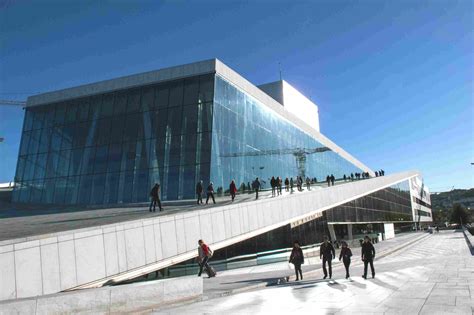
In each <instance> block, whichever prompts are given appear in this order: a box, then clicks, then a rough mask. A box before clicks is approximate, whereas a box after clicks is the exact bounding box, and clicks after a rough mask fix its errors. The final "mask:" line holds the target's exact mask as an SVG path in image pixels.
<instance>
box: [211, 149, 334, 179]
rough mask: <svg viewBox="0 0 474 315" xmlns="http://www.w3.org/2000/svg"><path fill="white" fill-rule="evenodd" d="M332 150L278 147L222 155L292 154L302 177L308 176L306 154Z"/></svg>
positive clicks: (223, 155)
mask: <svg viewBox="0 0 474 315" xmlns="http://www.w3.org/2000/svg"><path fill="white" fill-rule="evenodd" d="M326 151H331V149H330V148H328V147H319V148H313V149H306V148H295V149H276V150H255V151H249V152H237V153H231V154H222V155H220V156H221V157H246V156H265V155H284V154H292V155H293V156H294V157H295V159H296V169H297V170H298V175H299V176H301V178H306V156H307V155H309V154H314V153H322V152H326Z"/></svg>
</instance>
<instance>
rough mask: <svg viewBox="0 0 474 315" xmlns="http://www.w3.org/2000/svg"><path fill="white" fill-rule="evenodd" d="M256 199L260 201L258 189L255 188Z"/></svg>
mask: <svg viewBox="0 0 474 315" xmlns="http://www.w3.org/2000/svg"><path fill="white" fill-rule="evenodd" d="M255 199H258V188H255Z"/></svg>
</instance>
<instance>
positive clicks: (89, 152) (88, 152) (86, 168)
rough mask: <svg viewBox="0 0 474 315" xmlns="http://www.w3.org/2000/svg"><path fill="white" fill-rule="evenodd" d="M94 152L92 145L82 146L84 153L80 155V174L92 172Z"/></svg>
mask: <svg viewBox="0 0 474 315" xmlns="http://www.w3.org/2000/svg"><path fill="white" fill-rule="evenodd" d="M94 154H95V148H94V147H88V148H84V154H83V155H82V163H81V174H92V171H93V166H94Z"/></svg>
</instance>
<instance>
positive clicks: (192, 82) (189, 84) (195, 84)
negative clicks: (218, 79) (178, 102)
mask: <svg viewBox="0 0 474 315" xmlns="http://www.w3.org/2000/svg"><path fill="white" fill-rule="evenodd" d="M198 96H199V77H193V78H189V79H185V80H184V105H196V104H197V103H198Z"/></svg>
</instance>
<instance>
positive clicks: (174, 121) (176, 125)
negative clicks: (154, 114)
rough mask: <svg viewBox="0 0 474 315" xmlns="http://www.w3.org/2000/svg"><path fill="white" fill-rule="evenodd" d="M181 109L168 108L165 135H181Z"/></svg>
mask: <svg viewBox="0 0 474 315" xmlns="http://www.w3.org/2000/svg"><path fill="white" fill-rule="evenodd" d="M182 111H183V109H182V107H172V108H168V127H167V135H172V136H175V135H180V134H181V121H182Z"/></svg>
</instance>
